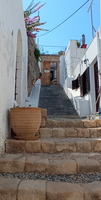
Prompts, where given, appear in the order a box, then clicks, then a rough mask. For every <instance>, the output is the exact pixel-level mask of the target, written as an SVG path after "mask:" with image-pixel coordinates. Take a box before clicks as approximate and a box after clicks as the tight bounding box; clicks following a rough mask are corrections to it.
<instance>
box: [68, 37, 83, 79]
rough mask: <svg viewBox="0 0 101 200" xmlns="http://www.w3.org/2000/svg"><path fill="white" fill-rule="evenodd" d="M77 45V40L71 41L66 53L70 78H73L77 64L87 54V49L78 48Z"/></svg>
mask: <svg viewBox="0 0 101 200" xmlns="http://www.w3.org/2000/svg"><path fill="white" fill-rule="evenodd" d="M76 43H77V40H70V42H69V46H68V48H67V50H66V52H65V62H66V67H67V74H68V77H72V76H73V72H74V70H75V68H76V66H77V64H78V63H79V62H80V59H81V57H82V56H83V55H84V53H85V52H86V49H84V48H78V47H77V45H76Z"/></svg>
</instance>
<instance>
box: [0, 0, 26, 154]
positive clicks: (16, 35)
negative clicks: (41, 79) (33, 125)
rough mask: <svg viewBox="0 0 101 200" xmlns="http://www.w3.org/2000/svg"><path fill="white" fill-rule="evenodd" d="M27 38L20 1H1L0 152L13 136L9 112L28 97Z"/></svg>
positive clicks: (22, 103)
mask: <svg viewBox="0 0 101 200" xmlns="http://www.w3.org/2000/svg"><path fill="white" fill-rule="evenodd" d="M27 59H28V47H27V35H26V28H25V23H24V16H23V8H22V1H21V0H17V1H14V0H3V1H0V153H2V152H3V151H4V143H5V139H6V138H8V137H10V123H9V112H10V108H11V107H14V104H15V102H17V103H18V104H19V105H20V106H24V105H25V99H26V97H27Z"/></svg>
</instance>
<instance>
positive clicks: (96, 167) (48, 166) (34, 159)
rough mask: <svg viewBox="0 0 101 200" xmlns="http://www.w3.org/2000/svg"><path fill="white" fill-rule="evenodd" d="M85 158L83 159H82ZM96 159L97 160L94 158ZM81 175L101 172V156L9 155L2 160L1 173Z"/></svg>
mask: <svg viewBox="0 0 101 200" xmlns="http://www.w3.org/2000/svg"><path fill="white" fill-rule="evenodd" d="M82 156H83V158H82ZM94 157H95V158H94ZM18 172H21V173H23V172H34V173H37V172H38V173H45V174H53V175H54V174H79V173H94V172H101V155H100V154H95V155H91V156H90V155H89V154H87V155H86V156H85V155H84V154H83V155H79V154H76V156H75V155H74V153H73V155H71V156H70V155H68V156H63V155H61V156H60V155H58V154H56V156H55V155H53V154H51V155H49V154H48V155H46V156H45V155H44V154H42V153H41V154H39V155H37V153H36V154H33V155H32V154H26V155H21V154H18V155H14V154H8V155H5V156H2V157H1V158H0V173H18Z"/></svg>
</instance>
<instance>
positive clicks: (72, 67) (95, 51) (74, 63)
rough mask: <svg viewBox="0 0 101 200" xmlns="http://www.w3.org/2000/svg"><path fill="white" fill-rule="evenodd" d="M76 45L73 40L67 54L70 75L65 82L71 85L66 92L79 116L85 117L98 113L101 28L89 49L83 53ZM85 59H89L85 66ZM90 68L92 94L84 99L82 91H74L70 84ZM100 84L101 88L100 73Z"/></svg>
mask: <svg viewBox="0 0 101 200" xmlns="http://www.w3.org/2000/svg"><path fill="white" fill-rule="evenodd" d="M75 45H76V41H72V40H71V41H70V43H69V46H68V48H67V50H66V54H65V62H66V67H67V75H69V77H67V80H65V82H66V84H67V83H68V79H69V84H67V87H66V85H65V87H64V90H65V91H66V93H67V95H68V96H69V98H70V99H71V101H72V102H73V104H74V106H75V108H76V110H77V112H78V114H79V115H80V116H81V117H84V116H87V115H89V114H93V113H95V112H96V101H95V83H94V82H95V81H94V64H95V63H96V62H98V70H99V72H101V27H100V28H99V30H98V31H97V33H96V36H95V38H94V39H93V40H92V42H91V44H90V45H89V47H88V49H84V51H82V50H83V49H82V48H76V46H75ZM80 51H81V52H80ZM85 59H87V63H86V64H84V60H85ZM78 61H79V62H78ZM88 66H89V67H90V92H89V93H88V94H87V95H85V96H84V97H80V90H79V89H78V90H77V91H76V92H75V90H72V89H71V86H70V82H72V77H73V78H74V79H76V78H77V77H78V74H80V75H82V74H83V72H84V71H85V69H86V68H87V67H88ZM70 77H71V80H70ZM99 84H100V86H101V73H99ZM82 105H85V106H82Z"/></svg>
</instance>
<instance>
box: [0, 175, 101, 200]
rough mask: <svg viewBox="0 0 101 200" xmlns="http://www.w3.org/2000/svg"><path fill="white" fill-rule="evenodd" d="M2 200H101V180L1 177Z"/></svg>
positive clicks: (0, 191)
mask: <svg viewBox="0 0 101 200" xmlns="http://www.w3.org/2000/svg"><path fill="white" fill-rule="evenodd" d="M0 199H1V200H2V199H3V200H16V199H18V200H28V199H33V200H34V199H35V200H67V199H68V200H92V199H96V200H100V199H101V182H100V181H95V182H92V183H85V184H74V183H66V182H50V181H45V180H20V179H17V178H0Z"/></svg>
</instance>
